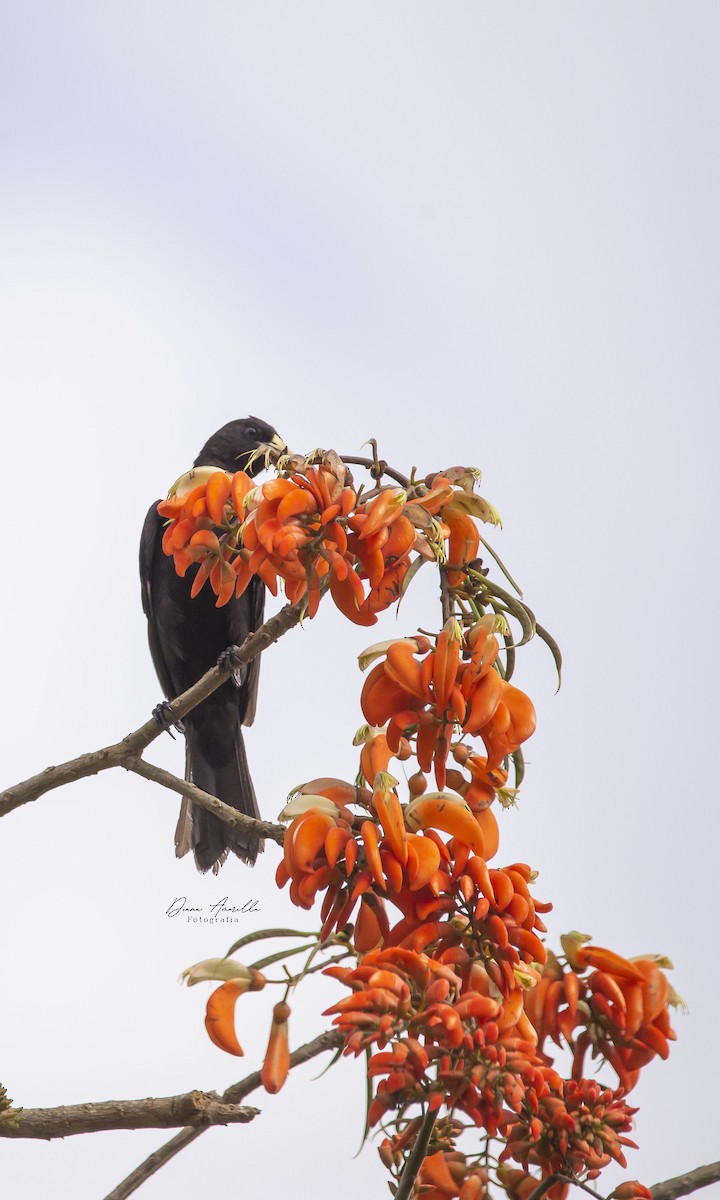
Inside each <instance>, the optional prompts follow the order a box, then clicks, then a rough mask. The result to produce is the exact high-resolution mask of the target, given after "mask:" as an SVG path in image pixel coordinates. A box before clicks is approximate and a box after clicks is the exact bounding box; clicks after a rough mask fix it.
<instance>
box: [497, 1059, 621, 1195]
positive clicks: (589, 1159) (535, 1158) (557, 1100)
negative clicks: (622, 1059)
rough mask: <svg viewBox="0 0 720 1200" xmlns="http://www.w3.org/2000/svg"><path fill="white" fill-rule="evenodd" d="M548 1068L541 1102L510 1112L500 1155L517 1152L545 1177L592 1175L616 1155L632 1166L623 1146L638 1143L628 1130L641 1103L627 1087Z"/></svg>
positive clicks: (517, 1158)
mask: <svg viewBox="0 0 720 1200" xmlns="http://www.w3.org/2000/svg"><path fill="white" fill-rule="evenodd" d="M543 1073H544V1076H545V1085H546V1086H545V1088H544V1089H542V1090H541V1091H540V1092H538V1093H536V1095H537V1108H535V1107H534V1106H533V1111H531V1110H530V1108H529V1107H528V1106H527V1105H526V1106H525V1107H524V1109H523V1112H522V1113H518V1114H515V1115H513V1116H510V1117H509V1118H508V1121H507V1131H506V1137H507V1143H506V1146H505V1149H504V1150H503V1151H502V1153H501V1155H500V1161H501V1162H505V1161H506V1160H507V1159H508V1158H513V1159H515V1161H516V1162H519V1163H521V1164H522V1166H523V1167H524V1169H525V1170H526V1171H527V1169H528V1166H529V1165H530V1164H533V1165H535V1166H539V1167H540V1168H541V1169H542V1174H543V1177H547V1176H548V1175H554V1174H556V1173H561V1174H564V1175H570V1176H577V1177H580V1178H581V1177H582V1176H585V1177H586V1178H589V1179H593V1178H595V1177H596V1176H597V1175H598V1174H599V1172H600V1171H601V1170H602V1169H603V1167H606V1166H608V1165H609V1164H610V1162H612V1161H613V1160H614V1161H615V1162H617V1163H619V1164H620V1166H622V1167H625V1166H627V1162H626V1160H625V1155H624V1153H623V1146H632V1147H633V1149H637V1147H636V1145H635V1142H632V1141H630V1139H629V1138H627V1137H624V1136H623V1134H624V1133H626V1132H627V1130H629V1129H632V1124H633V1122H632V1118H633V1115H634V1113H636V1112H637V1109H636V1108H630V1107H629V1106H628V1105H627V1104H626V1103H625V1101H624V1100H623V1091H622V1089H620V1090H619V1091H611V1090H610V1088H602V1087H601V1086H600V1084H599V1083H596V1082H595V1080H590V1079H580V1080H574V1079H570V1080H567V1079H565V1080H564V1079H561V1078H560V1076H559V1075H558V1074H557V1072H555V1071H552V1070H550V1068H548V1067H545V1068H543ZM567 1186H568V1185H565V1190H567ZM563 1194H564V1193H563V1192H560V1193H559V1195H560V1196H562V1195H563Z"/></svg>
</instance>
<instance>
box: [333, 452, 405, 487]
mask: <svg viewBox="0 0 720 1200" xmlns="http://www.w3.org/2000/svg"><path fill="white" fill-rule="evenodd" d="M340 457H341V458H342V460H343V462H344V463H350V465H351V466H353V467H365V468H366V469H367V470H368V471H372V469H373V467H375V466H376V465H378V466H379V467H380V468H381V469H382V474H383V475H389V477H390V478H391V479H394V480H395V482H396V483H399V484H400V487H403V488H409V487H410V480H409V479H408V477H407V475H402V474H401V473H400V471H396V470H395V469H394V468H393V467H389V466H388V465H387V463H386V462H385V461H384V459H380V460H379V462H378V463H377V464H375V463H374V462H373V460H372V459H371V458H363V457H362V456H358V455H355V454H341V455H340Z"/></svg>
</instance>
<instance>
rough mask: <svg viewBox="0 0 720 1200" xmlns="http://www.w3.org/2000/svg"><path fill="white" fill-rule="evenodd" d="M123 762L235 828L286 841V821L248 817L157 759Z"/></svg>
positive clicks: (126, 760)
mask: <svg viewBox="0 0 720 1200" xmlns="http://www.w3.org/2000/svg"><path fill="white" fill-rule="evenodd" d="M121 766H123V767H125V769H126V770H127V771H134V772H135V774H136V775H142V777H143V779H150V780H152V782H153V783H160V784H162V786H163V787H166V788H169V789H170V791H171V792H177V793H178V795H180V796H187V798H188V800H192V802H193V804H197V805H198V806H199V807H200V808H206V809H207V811H208V812H210V813H213V814H214V816H216V817H219V819H220V820H221V821H224V822H225V824H226V825H232V826H233V828H235V829H247V830H248V832H250V833H254V834H257V835H258V837H264V838H272V840H273V841H274V842H277V844H278V846H282V844H283V838H284V837H285V826H284V825H274V824H273V823H272V821H257V820H256V819H255V817H248V816H246V815H245V813H241V812H238V810H237V809H236V808H231V806H230V805H229V804H224V803H223V801H222V800H219V799H218V797H217V796H213V795H212V794H211V793H210V792H204V791H203V790H202V788H199V787H197V786H196V784H194V783H188V782H187V780H185V779H180V777H179V775H173V773H172V771H166V770H164V768H163V767H156V766H155V764H154V763H148V762H145V759H144V758H137V757H135V758H127V759H125V761H124V762H122V763H121Z"/></svg>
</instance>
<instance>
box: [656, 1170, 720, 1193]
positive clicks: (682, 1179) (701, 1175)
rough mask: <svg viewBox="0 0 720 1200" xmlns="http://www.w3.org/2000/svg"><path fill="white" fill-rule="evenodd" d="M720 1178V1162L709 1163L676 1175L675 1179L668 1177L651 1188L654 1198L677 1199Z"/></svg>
mask: <svg viewBox="0 0 720 1200" xmlns="http://www.w3.org/2000/svg"><path fill="white" fill-rule="evenodd" d="M719 1179H720V1162H714V1163H708V1165H707V1166H706V1167H696V1168H695V1170H694V1171H688V1172H687V1173H686V1174H685V1175H676V1176H675V1178H674V1179H666V1180H665V1181H664V1182H663V1183H656V1184H654V1185H653V1187H651V1188H650V1191H651V1192H652V1194H653V1200H677V1197H678V1196H689V1194H690V1192H696V1191H697V1190H698V1189H699V1188H704V1187H707V1186H708V1185H709V1184H711V1183H717V1181H718V1180H719Z"/></svg>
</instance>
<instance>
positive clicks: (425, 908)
mask: <svg viewBox="0 0 720 1200" xmlns="http://www.w3.org/2000/svg"><path fill="white" fill-rule="evenodd" d="M394 783H395V780H394V779H393V778H392V776H389V775H387V774H385V773H383V772H380V773H379V774H378V775H377V776H376V786H375V790H374V791H373V792H372V793H371V792H370V791H369V790H367V789H364V788H353V787H352V785H350V784H346V783H343V782H342V781H341V780H334V781H327V780H314V781H313V782H312V783H310V784H306V785H305V787H304V789H303V791H306V790H307V789H310V793H309V794H306V795H304V796H301V797H300V798H299V799H300V801H301V802H304V803H305V804H307V805H308V806H309V807H307V808H306V810H305V811H303V812H301V813H300V814H299V815H298V816H297V817H296V818H295V820H294V821H293V822H292V824H291V825H290V827H289V829H288V831H287V833H286V835H285V840H284V847H283V859H282V861H281V863H280V864H279V866H278V870H277V874H276V881H277V884H278V886H279V887H284V886H285V885H286V884H288V883H289V884H290V898H291V900H292V901H293V903H295V904H297V905H298V906H299V907H301V908H307V909H309V908H311V907H312V906H313V904H314V902H315V899H316V896H317V894H318V892H324V893H325V895H324V899H323V905H322V909H321V916H322V920H323V928H322V934H321V936H322V938H324V939H325V938H327V937H329V935H330V934H331V933H332V932H333V930H338V931H340V930H342V929H343V928H344V927H345V926H346V924H347V923H348V922H349V921H350V920H351V918H352V917H353V915H354V913H355V910H356V909H357V908H358V905H359V911H358V915H357V920H356V924H355V929H354V935H353V938H354V944H355V948H356V950H357V951H358V952H359V953H361V954H362V953H366V952H367V951H370V950H374V949H376V948H377V947H378V946H380V945H382V946H403V947H405V948H408V949H411V950H415V951H419V950H423V949H424V948H425V947H426V946H429V945H434V946H435V947H436V950H435V954H436V956H437V955H441V954H442V953H444V952H445V951H446V950H452V951H453V952H454V953H455V955H456V957H458V956H459V957H460V958H463V961H469V960H470V958H471V957H473V956H474V957H477V956H479V957H480V958H481V960H482V961H485V960H487V962H486V964H485V970H486V972H487V974H488V975H489V977H490V978H491V980H492V983H493V986H495V987H496V988H497V989H498V991H499V993H501V994H502V995H508V994H509V993H510V992H511V991H513V989H514V988H516V987H517V979H516V974H515V973H516V970H517V969H518V967H519V966H520V964H523V963H525V964H527V963H533V962H537V963H544V962H545V957H546V953H545V947H544V945H543V943H542V941H541V940H540V938H539V937H538V933H544V932H545V925H544V923H543V921H542V918H541V917H540V915H539V914H540V912H545V911H547V909H548V908H549V907H550V906H549V905H543V904H539V903H538V902H537V901H535V900H534V899H533V897H532V894H531V892H530V888H529V884H530V882H531V880H532V878H533V873H532V871H531V869H530V867H529V866H527V864H525V863H514V864H512V865H511V866H509V867H506V868H504V869H502V870H495V869H491V868H489V867H488V865H487V861H486V859H485V858H484V857H483V855H482V850H483V849H484V843H483V839H482V829H481V826H480V825H479V824H478V818H477V816H476V815H475V814H474V813H473V812H472V811H471V810H470V808H469V807H468V806H467V805H466V804H465V803H464V801H462V800H461V799H460V798H459V797H458V796H455V797H452V796H450V795H446V796H443V795H442V794H438V795H436V796H435V797H427V796H422V797H419V798H416V799H415V800H413V801H412V802H411V803H410V805H408V806H407V808H403V806H402V805H401V803H400V800H399V798H398V796H397V793H396V791H395V790H394V788H393V787H392V786H391V785H392V784H394ZM323 784H329V786H324V787H323V786H322V785H323ZM316 788H317V789H318V790H317V791H315V790H314V789H316ZM294 803H297V801H294V802H291V805H290V807H291V808H292V804H294ZM318 803H323V804H324V810H322V809H320V808H318V807H315V806H316V805H317V804H318ZM348 804H354V805H356V806H358V807H362V808H364V809H365V811H366V814H367V816H366V817H365V818H363V817H355V816H353V814H352V813H351V811H350V810H349V808H348V807H347V805H348ZM487 811H489V810H485V811H484V812H483V813H481V814H480V816H481V817H482V816H484V815H485V812H487ZM412 825H414V826H415V830H413V829H412V828H411V826H412ZM420 829H422V832H418V830H420ZM438 829H439V830H442V831H443V832H445V833H450V834H452V835H453V836H452V837H451V838H450V840H449V842H447V843H446V842H444V841H443V839H442V837H441V836H440V834H439V833H438ZM473 845H474V846H475V848H476V850H477V851H478V852H477V853H476V852H475V850H473V849H472V846H473ZM388 905H391V906H393V907H394V908H396V909H397V910H399V913H400V914H401V916H400V919H399V920H397V921H396V923H395V924H394V925H392V926H391V925H390V918H389V915H388Z"/></svg>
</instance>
